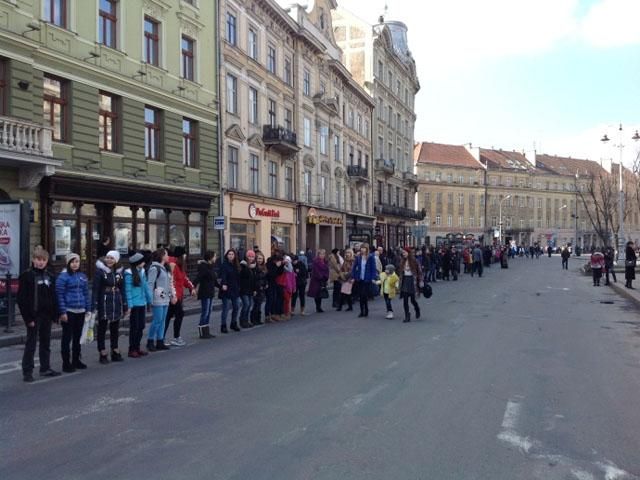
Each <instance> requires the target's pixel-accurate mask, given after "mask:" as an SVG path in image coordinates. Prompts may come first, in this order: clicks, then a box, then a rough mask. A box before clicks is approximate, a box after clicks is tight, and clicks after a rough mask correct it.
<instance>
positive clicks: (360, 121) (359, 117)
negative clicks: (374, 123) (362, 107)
mask: <svg viewBox="0 0 640 480" xmlns="http://www.w3.org/2000/svg"><path fill="white" fill-rule="evenodd" d="M356 125H357V128H356V130H357V131H358V133H359V134H360V135H362V115H360V114H358V123H357V124H356Z"/></svg>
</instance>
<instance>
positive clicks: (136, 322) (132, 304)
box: [124, 252, 153, 358]
mask: <svg viewBox="0 0 640 480" xmlns="http://www.w3.org/2000/svg"><path fill="white" fill-rule="evenodd" d="M129 264H130V265H131V267H130V268H127V269H126V270H125V271H124V291H125V294H126V296H127V305H128V306H129V311H130V313H129V355H128V356H129V357H131V358H139V357H143V356H145V355H147V352H146V351H144V350H142V349H141V348H140V342H141V341H142V334H143V332H144V327H145V313H146V310H147V305H151V303H152V301H153V296H152V294H151V289H150V288H149V285H148V284H147V274H146V272H145V270H144V255H143V254H142V253H140V252H137V253H135V254H133V255H131V256H130V257H129Z"/></svg>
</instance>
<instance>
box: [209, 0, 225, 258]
mask: <svg viewBox="0 0 640 480" xmlns="http://www.w3.org/2000/svg"><path fill="white" fill-rule="evenodd" d="M213 4H214V9H215V14H214V17H215V20H216V29H215V31H216V75H217V76H218V82H217V83H218V84H217V86H216V95H217V97H218V98H217V99H216V104H217V105H218V121H217V129H218V145H217V151H218V184H219V185H220V189H219V190H220V197H219V215H221V216H223V215H224V192H225V189H224V187H223V182H222V161H223V160H222V155H223V151H222V135H223V133H222V132H223V130H222V112H221V103H220V98H221V85H222V74H221V66H222V50H221V48H220V35H219V31H220V2H213ZM225 227H226V228H228V226H227V225H225ZM226 228H225V229H226ZM218 232H219V240H220V258H222V256H223V255H224V247H225V245H224V230H219V231H218Z"/></svg>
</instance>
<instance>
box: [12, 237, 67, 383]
mask: <svg viewBox="0 0 640 480" xmlns="http://www.w3.org/2000/svg"><path fill="white" fill-rule="evenodd" d="M48 263H49V252H47V251H46V250H45V249H44V248H42V247H36V248H35V250H34V251H33V255H32V257H31V268H30V269H29V270H27V271H26V272H23V273H22V274H21V275H20V278H19V280H18V295H17V299H16V300H17V303H18V308H19V309H20V314H21V315H22V319H23V320H24V323H25V324H26V326H27V340H26V342H25V345H24V353H23V355H22V378H23V380H24V381H25V382H33V380H34V379H33V369H34V356H35V353H36V344H37V341H38V340H39V341H40V346H39V355H40V376H42V377H57V376H58V375H60V372H57V371H55V370H53V369H52V368H51V366H50V364H49V359H50V356H51V350H50V344H51V324H52V322H55V321H56V319H57V317H56V313H57V311H58V307H57V300H56V287H55V276H54V275H53V273H51V272H50V271H49V269H48V268H47V264H48Z"/></svg>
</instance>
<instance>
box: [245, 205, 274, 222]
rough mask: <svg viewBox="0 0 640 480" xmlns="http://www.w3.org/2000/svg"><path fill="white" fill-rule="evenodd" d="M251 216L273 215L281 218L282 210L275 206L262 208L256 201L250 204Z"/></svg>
mask: <svg viewBox="0 0 640 480" xmlns="http://www.w3.org/2000/svg"><path fill="white" fill-rule="evenodd" d="M249 217H251V218H256V217H271V218H280V210H276V209H274V208H261V207H256V204H255V203H250V204H249Z"/></svg>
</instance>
